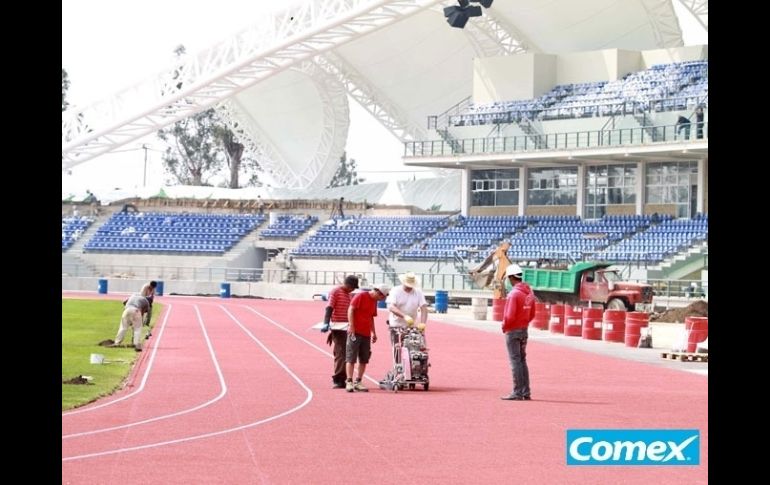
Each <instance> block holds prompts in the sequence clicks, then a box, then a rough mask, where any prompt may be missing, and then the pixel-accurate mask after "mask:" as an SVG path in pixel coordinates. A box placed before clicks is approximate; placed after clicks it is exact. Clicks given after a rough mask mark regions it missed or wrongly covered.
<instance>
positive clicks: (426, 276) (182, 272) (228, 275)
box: [62, 263, 708, 298]
mask: <svg viewBox="0 0 770 485" xmlns="http://www.w3.org/2000/svg"><path fill="white" fill-rule="evenodd" d="M98 272H99V273H100V274H99V276H100V277H107V278H115V279H143V280H150V279H155V280H162V281H166V282H168V281H174V280H179V281H195V282H213V283H221V282H238V281H244V282H265V283H271V284H273V283H275V284H289V285H291V284H303V285H320V286H334V285H339V284H342V280H343V279H344V276H345V274H346V273H344V272H340V271H307V270H305V271H303V270H294V269H291V270H289V269H271V270H261V269H254V268H192V267H181V266H120V265H109V266H102V267H101V268H100V269H99V271H98ZM355 274H357V275H358V276H359V280H360V285H361V287H367V286H371V285H375V284H378V283H387V284H389V285H392V286H394V285H398V284H400V282H399V280H398V274H397V273H394V272H378V271H356V272H355ZM62 276H72V277H94V274H93V271H92V270H91V269H89V268H88V267H86V266H85V265H81V264H69V263H66V264H65V263H62ZM416 276H417V279H418V281H419V283H420V286H421V287H422V288H423V289H425V290H427V291H429V292H433V291H435V290H448V291H491V290H485V289H482V288H479V287H478V286H477V285H476V284H475V283H474V282H473V281H472V280H471V279H470V278H468V275H467V274H458V273H453V274H436V273H416ZM633 281H639V280H633ZM640 282H643V281H640ZM646 283H649V284H650V285H652V287H653V289H654V290H655V296H659V297H673V298H701V297H707V296H708V281H700V280H647V281H646ZM693 283H695V286H693Z"/></svg>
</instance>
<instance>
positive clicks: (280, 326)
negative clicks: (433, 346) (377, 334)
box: [241, 305, 390, 384]
mask: <svg viewBox="0 0 770 485" xmlns="http://www.w3.org/2000/svg"><path fill="white" fill-rule="evenodd" d="M241 307H243V308H247V309H249V310H251V311H252V312H254V313H256V314H257V315H259V316H260V317H262V318H264V319H265V320H267V321H268V322H270V323H271V324H273V325H275V326H276V327H278V328H280V329H281V330H283V331H284V332H286V333H288V334H290V335H292V336H293V337H294V338H296V339H298V340H301V341H303V342H305V343H306V344H308V345H309V346H311V347H313V348H314V349H316V350H317V351H319V352H321V353H322V354H324V355H326V356H327V357H331V358H334V354H332V353H329V352H328V351H326V350H325V349H323V348H321V347H319V346H317V345H316V344H314V343H313V342H311V341H309V340H307V339H306V338H304V337H302V336H301V335H299V334H297V333H295V332H294V331H293V330H290V329H288V328H286V327H284V326H283V325H281V324H280V323H278V322H276V321H275V320H273V319H272V318H270V317H268V316H267V315H265V314H263V313H260V312H259V311H257V310H255V309H253V308H251V307H250V306H246V305H241ZM378 341H379V339H378ZM388 343H390V338H389V337H388ZM364 377H366V378H367V379H369V381H370V382H371V383H373V384H379V383H380V381H379V380H377V379H373V378H372V377H370V376H369V374H364Z"/></svg>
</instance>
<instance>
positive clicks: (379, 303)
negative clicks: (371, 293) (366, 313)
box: [377, 300, 388, 308]
mask: <svg viewBox="0 0 770 485" xmlns="http://www.w3.org/2000/svg"><path fill="white" fill-rule="evenodd" d="M377 308H388V301H387V300H378V301H377Z"/></svg>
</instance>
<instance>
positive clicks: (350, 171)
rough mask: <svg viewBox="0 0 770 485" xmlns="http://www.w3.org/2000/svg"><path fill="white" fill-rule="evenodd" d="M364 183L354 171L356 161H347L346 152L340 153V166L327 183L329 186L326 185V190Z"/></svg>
mask: <svg viewBox="0 0 770 485" xmlns="http://www.w3.org/2000/svg"><path fill="white" fill-rule="evenodd" d="M364 181H365V179H364V178H362V177H359V176H358V173H357V171H356V160H355V159H353V158H351V159H350V160H348V159H347V152H342V157H340V166H339V167H338V168H337V172H336V173H335V174H334V177H333V178H332V181H331V182H329V185H327V186H326V188H331V187H344V186H346V185H358V184H360V183H362V182H364Z"/></svg>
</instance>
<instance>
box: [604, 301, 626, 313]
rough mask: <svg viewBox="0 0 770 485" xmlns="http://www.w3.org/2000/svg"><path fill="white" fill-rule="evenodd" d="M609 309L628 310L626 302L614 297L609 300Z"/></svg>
mask: <svg viewBox="0 0 770 485" xmlns="http://www.w3.org/2000/svg"><path fill="white" fill-rule="evenodd" d="M607 310H627V308H626V304H625V303H624V302H623V300H621V299H620V298H613V299H612V300H610V301H608V302H607Z"/></svg>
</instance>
